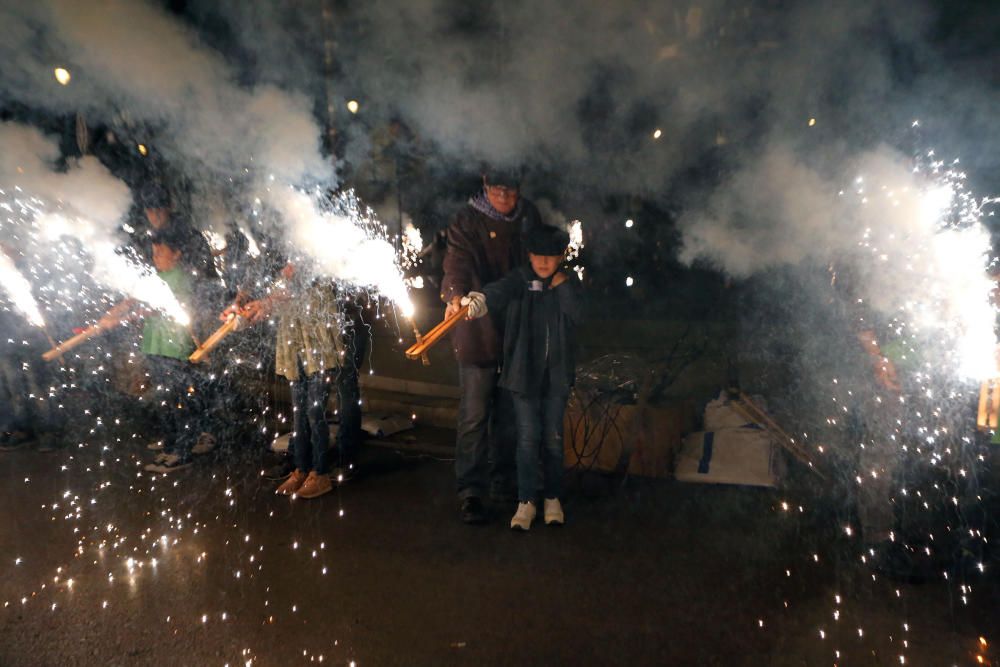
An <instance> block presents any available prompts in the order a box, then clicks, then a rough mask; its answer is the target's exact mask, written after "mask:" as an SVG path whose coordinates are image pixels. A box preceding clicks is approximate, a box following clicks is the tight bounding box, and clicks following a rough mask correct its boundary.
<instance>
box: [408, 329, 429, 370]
mask: <svg viewBox="0 0 1000 667" xmlns="http://www.w3.org/2000/svg"><path fill="white" fill-rule="evenodd" d="M412 324H413V335H414V336H416V339H417V343H418V344H419V343H422V342H423V341H424V335H423V334H422V333H420V329H418V328H417V325H416V323H415V322H413V323H412ZM420 363H422V364H423V365H424V366H430V365H431V360H430V357H428V356H427V353H426V352H424V353H423V354H421V355H420Z"/></svg>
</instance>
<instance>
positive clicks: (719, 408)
mask: <svg viewBox="0 0 1000 667" xmlns="http://www.w3.org/2000/svg"><path fill="white" fill-rule="evenodd" d="M750 423H751V422H750V420H749V419H747V418H746V415H743V414H740V413H739V412H738V411H737V410H736V409H735V408H733V406H732V405H731V404H730V403H729V399H728V398H727V397H726V392H722V393H721V394H719V397H718V398H717V399H715V400H714V401H709V402H708V405H706V406H705V430H706V431H722V430H724V429H727V428H739V427H741V426H747V425H748V424H750Z"/></svg>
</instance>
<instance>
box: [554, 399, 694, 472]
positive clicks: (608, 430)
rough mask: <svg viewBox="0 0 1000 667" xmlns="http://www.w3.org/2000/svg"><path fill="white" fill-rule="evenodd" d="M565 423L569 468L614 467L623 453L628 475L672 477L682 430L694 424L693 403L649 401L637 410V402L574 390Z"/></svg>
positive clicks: (594, 468)
mask: <svg viewBox="0 0 1000 667" xmlns="http://www.w3.org/2000/svg"><path fill="white" fill-rule="evenodd" d="M637 415H638V423H636V418H637ZM563 429H564V440H563V443H564V444H563V447H564V450H565V461H566V467H567V468H570V469H583V470H600V471H604V472H613V471H615V470H618V468H619V463H620V462H621V461H622V458H623V456H624V457H626V458H627V459H628V467H627V471H628V473H629V474H631V475H642V476H644V477H670V476H671V475H672V474H673V466H674V458H675V456H676V453H677V452H678V451H679V450H680V447H681V444H682V442H683V436H684V434H685V433H690V432H691V431H692V430H694V403H693V401H685V402H682V403H677V404H674V405H669V406H650V407H647V408H645V409H644V410H642V413H641V414H639V413H638V408H637V407H636V406H635V405H622V404H618V403H612V402H610V401H602V400H592V401H588V400H586V399H581V398H580V397H579V396H577V395H576V393H574V394H573V395H572V396H571V397H570V400H569V404H568V405H567V406H566V417H565V420H564V424H563ZM626 445H627V446H628V451H626Z"/></svg>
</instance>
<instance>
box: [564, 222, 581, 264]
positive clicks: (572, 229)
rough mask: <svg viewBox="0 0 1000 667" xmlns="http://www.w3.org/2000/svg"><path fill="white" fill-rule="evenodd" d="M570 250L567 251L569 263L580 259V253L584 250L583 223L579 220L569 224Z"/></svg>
mask: <svg viewBox="0 0 1000 667" xmlns="http://www.w3.org/2000/svg"><path fill="white" fill-rule="evenodd" d="M566 231H567V232H569V250H567V251H566V259H567V260H568V261H573V260H574V259H577V258H579V257H580V251H581V250H583V223H582V222H580V221H579V220H574V221H573V222H571V223H569V229H567V230H566Z"/></svg>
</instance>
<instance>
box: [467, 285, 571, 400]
mask: <svg viewBox="0 0 1000 667" xmlns="http://www.w3.org/2000/svg"><path fill="white" fill-rule="evenodd" d="M551 282H552V279H551V278H549V279H547V280H540V279H539V278H538V276H536V275H535V272H534V271H532V270H531V267H530V266H521V267H518V268H516V269H514V270H513V271H511V272H510V273H509V274H507V276H505V277H504V278H502V279H501V280H498V281H496V282H494V283H490V284H489V285H487V286H486V287H484V288H483V293H484V294H486V305H487V308H488V309H489V312H491V313H502V314H503V318H504V335H503V369H502V371H501V373H500V386H501V387H504V388H506V389H509V390H510V391H513V392H517V393H518V394H522V395H525V396H540V395H542V394H543V393H549V394H564V395H565V394H568V393H569V389H570V387H572V386H573V381H574V379H575V377H576V328H577V326H578V325H579V322H580V319H581V316H582V299H581V293H580V292H581V286H580V281H579V280H578V279H577V278H576V276H575V275H574V274H572V273H568V274H567V278H566V281H565V282H563V283H562V284H561V285H559V286H558V287H555V288H551V287H550V284H551ZM481 319H485V318H481Z"/></svg>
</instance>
